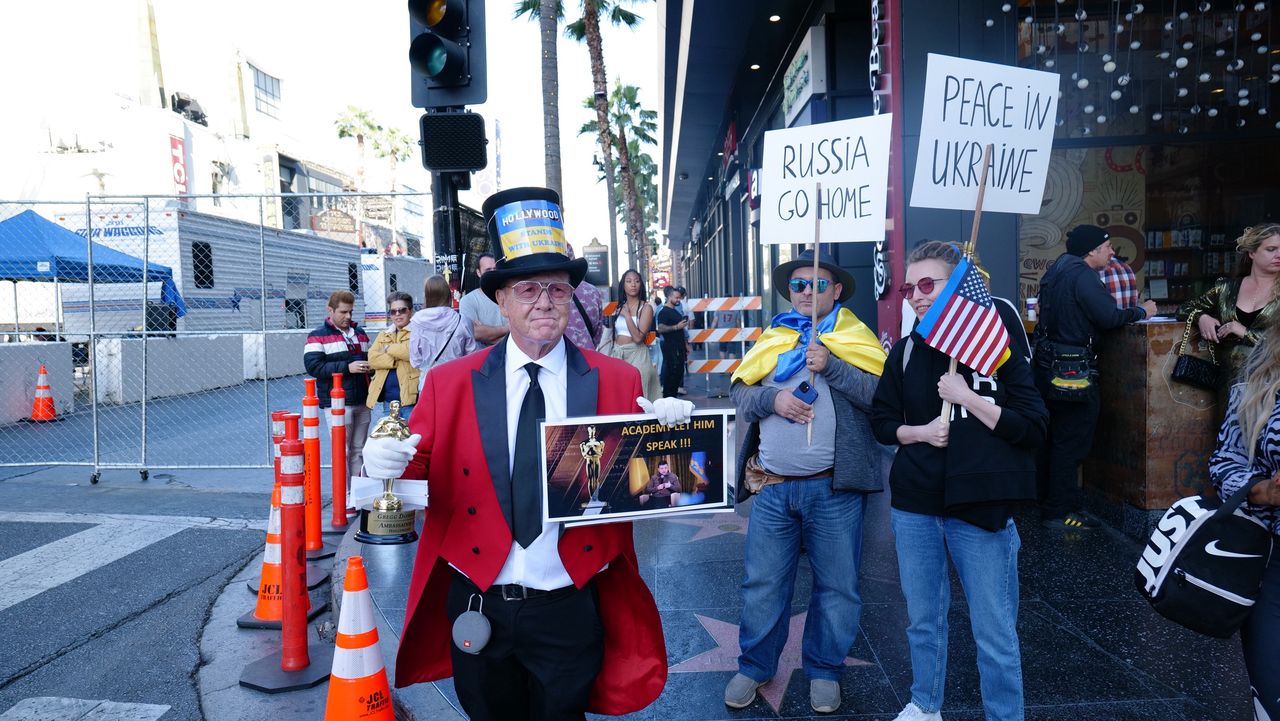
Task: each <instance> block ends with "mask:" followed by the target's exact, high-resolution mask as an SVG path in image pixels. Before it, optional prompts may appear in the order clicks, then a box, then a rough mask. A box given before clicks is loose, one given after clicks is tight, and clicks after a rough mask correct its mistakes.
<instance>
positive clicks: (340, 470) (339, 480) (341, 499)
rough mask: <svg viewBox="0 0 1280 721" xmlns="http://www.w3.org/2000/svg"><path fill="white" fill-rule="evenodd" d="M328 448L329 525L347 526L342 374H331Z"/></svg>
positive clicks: (345, 406)
mask: <svg viewBox="0 0 1280 721" xmlns="http://www.w3.org/2000/svg"><path fill="white" fill-rule="evenodd" d="M329 403H330V408H329V413H330V414H331V415H330V422H329V449H330V451H331V454H332V457H333V460H332V464H333V498H332V501H333V504H332V505H333V517H332V518H331V519H330V520H329V525H331V526H333V527H334V528H335V529H345V528H346V527H347V392H346V390H345V389H343V387H342V374H341V373H334V374H333V392H332V393H330V394H329Z"/></svg>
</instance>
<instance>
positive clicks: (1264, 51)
mask: <svg viewBox="0 0 1280 721" xmlns="http://www.w3.org/2000/svg"><path fill="white" fill-rule="evenodd" d="M1254 52H1256V53H1258V54H1259V55H1266V54H1267V46H1266V45H1259V46H1258V47H1257V49H1256V50H1255V51H1254Z"/></svg>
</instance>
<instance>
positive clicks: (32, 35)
mask: <svg viewBox="0 0 1280 721" xmlns="http://www.w3.org/2000/svg"><path fill="white" fill-rule="evenodd" d="M153 3H154V7H155V12H156V17H157V25H158V29H159V41H160V45H161V50H162V53H163V55H164V57H165V67H164V72H165V81H166V85H167V86H168V89H169V91H170V92H172V90H176V89H181V87H180V86H181V83H182V78H183V77H184V76H192V75H194V74H198V73H205V74H206V75H209V76H212V75H214V74H215V73H216V74H220V76H219V79H220V80H225V79H224V78H222V77H221V76H225V75H226V74H227V73H228V72H229V70H228V69H227V67H226V66H228V65H229V63H225V62H222V60H223V59H224V58H225V57H226V56H227V52H228V48H229V47H234V48H237V49H240V50H241V51H242V52H243V53H244V54H245V55H246V57H247V58H249V59H250V60H251V61H253V62H255V63H257V64H259V65H261V66H262V67H264V69H266V70H267V71H268V72H271V73H272V74H274V75H277V76H278V77H280V78H281V79H282V93H281V94H282V101H283V103H285V104H287V106H288V116H287V118H288V121H289V132H290V133H291V134H294V135H296V136H297V137H299V138H303V139H305V140H306V141H307V143H306V145H307V147H314V148H317V149H318V150H320V151H322V152H319V153H318V154H320V155H323V156H325V157H321V158H317V160H319V161H320V162H324V161H325V160H327V159H330V158H332V159H333V161H332V162H335V163H336V164H338V165H339V166H340V167H342V168H343V169H346V170H348V172H353V171H354V168H355V164H356V163H355V148H354V143H352V142H351V141H349V140H348V141H339V140H338V139H337V138H336V134H335V132H334V130H333V120H334V119H335V118H336V117H337V115H338V114H339V113H340V112H341V111H342V110H343V109H344V108H345V107H346V106H348V105H355V106H357V107H360V108H364V109H367V110H369V111H370V112H371V113H372V115H373V116H374V117H375V119H377V120H378V121H379V122H380V123H382V124H383V125H386V126H391V127H397V128H399V129H401V130H403V131H405V132H406V133H408V134H409V135H410V136H411V137H412V138H414V139H415V140H416V139H417V136H418V127H417V123H418V117H419V116H420V115H421V112H422V111H420V110H418V109H416V108H414V107H412V104H411V100H410V95H409V63H408V48H409V40H410V39H409V30H408V11H407V9H406V6H405V3H404V2H363V3H355V2H349V1H346V2H339V1H338V0H312V1H311V2H307V3H288V2H282V1H281V0H222V1H221V2H218V3H193V2H190V0H153ZM515 4H516V3H515V0H487V3H486V23H487V26H488V27H487V43H488V49H489V52H488V56H489V57H488V92H489V100H488V102H486V103H485V104H484V105H481V106H478V107H475V108H472V109H473V110H475V111H476V112H479V113H480V114H481V115H483V116H484V117H485V118H486V120H489V121H491V122H492V121H497V123H498V125H499V126H500V128H501V134H502V138H501V152H502V177H501V184H502V187H504V188H510V187H515V186H518V185H543V184H545V172H544V168H543V140H542V139H543V130H542V109H541V108H542V105H541V103H542V100H541V98H542V93H541V75H540V55H541V53H540V44H539V38H538V26H537V23H536V22H531V21H529V20H527V19H519V20H517V19H513V17H512V15H513V10H514V7H515ZM566 5H567V6H568V14H569V18H570V19H571V20H572V19H576V18H577V17H578V13H577V10H578V7H579V5H578V3H576V2H573V1H572V0H570V2H567V3H566ZM144 6H145V3H144V0H67V1H66V2H58V3H5V8H4V10H3V11H0V48H2V49H3V50H2V53H3V58H2V59H3V60H4V61H6V67H10V68H14V67H23V66H25V67H28V68H29V69H30V70H29V71H28V72H14V73H10V74H7V77H6V91H7V92H6V96H7V97H8V98H9V99H10V100H12V99H14V98H21V99H23V101H24V103H25V105H24V107H25V110H24V112H23V113H22V116H23V117H15V115H17V114H13V113H8V114H7V115H9V117H8V118H7V119H5V118H0V134H4V135H7V137H9V138H10V139H11V140H10V141H9V142H13V140H12V139H13V138H16V137H23V136H22V135H21V134H16V135H15V134H8V133H7V132H6V131H7V127H15V126H17V125H21V124H22V123H24V122H28V121H29V119H30V118H32V117H37V116H39V115H40V114H41V113H42V112H45V111H48V112H52V109H54V108H62V109H63V110H65V109H66V108H68V107H73V106H74V105H75V104H76V103H77V102H78V100H77V98H76V97H75V95H76V93H68V92H66V88H67V87H69V86H73V85H74V86H81V87H83V86H84V85H86V84H88V85H93V83H92V81H91V79H92V78H93V77H95V74H100V75H101V76H102V77H104V78H105V77H108V76H111V77H114V78H116V79H118V78H120V77H121V76H124V77H128V76H130V75H136V74H137V72H136V69H135V68H136V63H135V57H136V48H135V47H134V45H133V43H132V38H134V37H136V36H137V35H136V33H137V27H136V25H135V23H134V21H133V20H132V18H133V17H134V11H135V10H136V8H138V7H144ZM632 9H633V10H634V11H635V12H637V13H638V14H639V15H641V16H642V17H643V18H644V21H643V22H642V23H641V24H640V25H639V26H638V27H637V28H636V29H635V30H629V29H625V28H613V27H610V26H605V28H604V52H605V63H606V68H607V71H608V77H609V83H610V86H612V85H613V83H614V81H615V80H617V79H621V80H622V81H623V82H624V83H627V84H631V85H637V86H639V87H640V88H641V94H640V97H641V101H642V102H643V103H644V104H645V106H646V107H649V108H653V109H657V107H658V103H659V101H660V97H659V93H660V92H661V88H660V85H659V84H658V80H657V78H658V62H659V61H658V57H657V32H658V28H657V24H656V20H657V7H656V5H655V4H654V3H652V2H647V1H643V0H642V1H641V2H638V3H634V4H633V6H632ZM124 16H128V18H129V19H128V20H127V21H126V20H124V19H122V18H123V17H124ZM559 56H560V67H559V77H560V130H561V154H562V157H561V165H562V174H563V184H564V211H565V226H566V233H567V235H568V237H569V240H570V242H571V243H573V244H574V246H575V247H576V248H578V249H579V252H581V248H582V247H583V246H585V245H586V244H587V243H588V242H590V239H591V238H592V237H598V238H600V241H601V242H602V243H606V244H607V243H608V236H609V232H608V223H609V221H610V218H609V212H608V206H607V196H606V192H605V187H604V184H603V183H598V182H596V177H597V173H596V170H595V167H594V165H593V164H592V162H591V161H592V154H593V152H595V151H597V150H598V147H599V145H598V142H597V139H596V137H595V136H578V134H577V131H578V128H579V127H580V126H581V125H582V123H584V122H586V121H589V120H592V119H594V113H592V112H590V111H588V110H586V109H585V108H583V107H582V100H583V98H585V97H587V96H588V95H590V94H591V90H592V85H591V70H590V61H589V58H588V54H587V47H586V44H585V43H582V44H580V43H577V42H574V41H572V40H569V39H567V38H563V37H562V38H561V40H560V42H559ZM86 80H89V82H88V83H86ZM227 84H228V83H226V82H223V85H227ZM250 102H252V99H250ZM13 107H15V106H14V105H11V106H10V108H13ZM28 125H29V123H28ZM489 140H490V146H491V147H493V144H494V138H493V137H490V138H489ZM415 152H416V148H415ZM650 152H651V154H653V155H654V156H655V157H657V155H658V154H657V151H656V150H651V151H650ZM369 162H370V163H371V164H372V163H374V162H375V161H372V160H370V161H369ZM491 162H492V161H491ZM405 165H408V166H410V167H407V168H406V167H405ZM376 175H377V174H376V172H373V171H372V170H371V172H370V178H371V182H372V181H373V179H375V178H376ZM399 179H400V180H401V182H404V183H407V184H409V185H412V186H414V187H416V188H420V189H423V190H426V189H428V188H429V187H430V181H429V177H428V175H427V173H426V172H425V171H423V170H422V169H421V161H420V158H419V157H417V156H415V158H414V159H412V160H410V161H409V162H408V163H407V164H404V165H402V166H401V168H400V170H399ZM371 189H375V190H376V189H378V188H371ZM462 199H463V202H464V203H467V204H468V205H471V206H473V207H476V208H479V206H480V203H481V201H482V198H480V197H475V194H474V193H471V194H466V193H464V194H463V198H462ZM619 241H620V242H621V243H622V244H623V248H624V250H625V236H624V235H623V233H622V232H621V229H620V230H619Z"/></svg>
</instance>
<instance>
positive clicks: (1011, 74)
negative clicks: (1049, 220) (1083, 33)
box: [911, 53, 1058, 215]
mask: <svg viewBox="0 0 1280 721" xmlns="http://www.w3.org/2000/svg"><path fill="white" fill-rule="evenodd" d="M1057 111H1058V76H1057V74H1055V73H1045V72H1041V71H1039V70H1028V69H1026V68H1017V67H1011V66H1009V65H999V64H996V63H983V62H978V61H976V60H966V59H964V58H953V57H950V56H947V55H937V54H934V53H930V54H929V71H928V76H927V77H926V78H925V83H924V109H923V112H922V113H921V121H920V150H919V152H918V153H917V154H916V174H915V181H914V182H913V183H912V185H911V206H912V207H915V208H951V209H954V210H973V209H974V205H975V204H976V203H977V200H978V183H979V182H980V181H979V177H980V176H981V174H982V150H983V148H984V147H986V145H987V144H988V143H990V144H991V145H992V146H993V147H992V152H991V162H990V163H989V164H988V165H987V192H986V195H985V196H984V197H983V202H982V210H983V212H996V213H1027V214H1030V215H1038V214H1039V213H1040V203H1041V200H1042V199H1043V197H1044V184H1045V180H1046V179H1047V178H1048V175H1049V151H1050V150H1051V149H1052V147H1053V129H1054V123H1055V121H1056V119H1057Z"/></svg>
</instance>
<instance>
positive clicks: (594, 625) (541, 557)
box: [365, 188, 692, 721]
mask: <svg viewBox="0 0 1280 721" xmlns="http://www.w3.org/2000/svg"><path fill="white" fill-rule="evenodd" d="M484 216H485V219H486V223H487V225H488V232H489V237H490V240H491V242H492V243H493V244H494V245H495V249H496V250H498V251H499V253H497V254H499V255H500V260H499V261H498V263H497V266H496V267H495V269H494V270H491V271H489V272H488V273H486V274H485V275H484V276H483V277H482V278H481V288H482V290H483V291H484V292H485V294H486V295H488V296H489V297H490V298H492V299H493V300H494V301H495V302H496V303H497V304H498V306H499V308H500V309H501V310H502V314H503V316H504V317H505V318H506V319H507V320H508V322H509V325H510V335H509V336H508V337H507V338H506V339H505V340H503V341H500V342H499V343H498V344H497V345H495V346H493V347H491V348H488V349H486V350H484V351H480V352H478V353H474V354H472V355H469V356H465V357H463V358H459V359H457V360H455V361H452V362H450V363H446V364H444V365H441V366H438V367H436V368H433V369H432V370H431V372H430V373H428V374H427V376H426V380H425V382H424V385H423V389H422V394H421V397H420V399H419V402H418V404H417V406H416V407H415V409H414V412H413V414H412V416H411V418H410V419H409V428H410V430H411V431H412V433H413V434H414V435H413V436H411V437H410V438H409V439H408V440H405V441H396V440H394V439H387V438H384V439H371V440H370V441H369V443H368V445H367V446H366V449H365V466H366V471H367V472H368V473H369V474H370V475H371V476H375V477H376V476H378V475H379V474H384V475H382V476H381V477H385V478H398V477H401V476H403V477H406V478H426V479H428V482H429V487H430V494H431V495H430V503H429V508H428V509H427V515H426V521H425V523H424V524H423V528H422V535H421V540H420V541H419V547H418V555H417V559H416V561H415V563H414V568H413V577H412V580H411V582H410V585H409V606H408V611H407V613H406V617H405V625H404V632H403V634H402V635H401V638H400V649H399V652H398V654H397V657H396V686H406V685H409V684H413V683H420V682H424V681H434V680H438V679H442V678H446V677H448V676H453V678H454V685H455V688H456V690H457V693H458V698H459V700H460V701H461V702H462V706H463V709H464V710H465V711H466V712H467V714H468V715H469V716H470V717H471V718H472V719H476V720H479V719H493V720H494V721H511V720H513V719H517V720H518V719H582V718H584V713H585V712H586V711H591V712H594V713H605V714H624V713H629V712H632V711H636V710H639V709H641V708H644V707H645V706H647V705H648V704H650V703H651V702H652V701H653V700H654V699H655V698H657V696H658V694H659V693H661V691H662V687H663V685H664V683H665V682H666V676H667V661H666V649H665V645H664V641H663V636H662V626H661V622H660V620H659V616H658V610H657V607H656V605H655V604H654V601H653V596H652V595H651V594H650V592H649V589H648V588H647V587H646V586H645V584H644V581H643V580H642V579H641V578H640V574H639V571H638V569H637V562H636V554H635V549H634V547H633V545H632V538H631V524H629V523H612V524H602V525H593V526H586V527H578V528H571V529H564V528H562V527H561V526H560V525H559V524H550V523H548V524H544V523H542V515H541V490H540V484H541V482H540V479H541V474H539V472H538V465H539V460H538V451H537V443H536V419H540V418H545V419H547V420H550V421H555V420H561V419H563V418H566V417H575V416H593V415H608V414H619V413H635V412H639V411H640V407H639V406H638V405H637V400H638V398H637V397H638V396H640V395H641V384H640V376H639V374H638V373H637V372H636V370H635V369H634V368H633V367H631V366H630V365H628V364H627V363H625V362H623V361H620V360H616V359H613V358H609V357H607V356H604V355H601V354H599V353H596V352H595V351H593V350H579V349H578V348H577V347H575V346H574V344H573V343H567V342H565V340H564V330H565V326H566V324H567V323H568V318H569V312H570V308H571V307H572V306H571V304H572V302H573V290H574V287H575V286H576V285H577V284H578V283H580V282H582V280H583V277H584V276H585V275H586V261H585V260H576V261H575V260H570V259H569V258H568V257H567V256H566V255H565V254H564V248H563V246H564V233H563V226H562V225H561V221H560V209H559V196H558V195H557V194H556V193H554V192H553V191H550V190H546V189H543V188H514V189H511V190H506V191H502V192H500V193H497V194H495V195H494V196H491V197H490V198H489V199H488V200H487V201H485V204H484ZM691 410H692V404H691V403H688V402H687V401H679V400H677V399H674V398H668V399H663V401H662V402H660V404H655V407H651V411H652V412H655V413H656V415H657V416H658V420H659V421H660V422H666V423H678V422H686V421H687V420H688V418H689V413H690V411H691ZM467 610H472V611H477V610H478V611H481V612H482V614H483V615H484V617H485V619H486V620H487V621H488V622H489V624H490V625H491V628H492V636H491V638H490V639H489V641H488V642H487V643H486V644H484V645H483V647H482V648H480V649H479V651H478V652H475V649H474V648H472V649H468V650H463V649H461V648H459V647H457V646H456V645H455V644H454V642H453V640H452V633H451V626H452V624H453V622H454V621H455V619H457V617H458V616H459V615H461V614H462V613H463V612H465V611H467Z"/></svg>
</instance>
